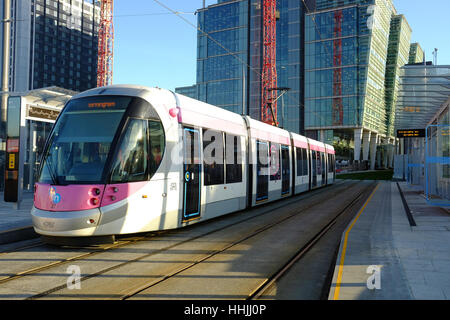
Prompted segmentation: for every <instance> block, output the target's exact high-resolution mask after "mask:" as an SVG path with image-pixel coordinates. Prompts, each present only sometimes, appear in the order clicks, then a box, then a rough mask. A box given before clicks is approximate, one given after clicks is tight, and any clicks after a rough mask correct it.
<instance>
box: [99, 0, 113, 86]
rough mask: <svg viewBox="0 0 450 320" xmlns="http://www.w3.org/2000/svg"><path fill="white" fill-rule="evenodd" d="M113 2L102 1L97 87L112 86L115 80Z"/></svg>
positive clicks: (111, 0) (108, 0)
mask: <svg viewBox="0 0 450 320" xmlns="http://www.w3.org/2000/svg"><path fill="white" fill-rule="evenodd" d="M113 48H114V27H113V0H100V25H99V29H98V60H97V61H98V63H97V87H102V86H107V85H110V84H112V79H113Z"/></svg>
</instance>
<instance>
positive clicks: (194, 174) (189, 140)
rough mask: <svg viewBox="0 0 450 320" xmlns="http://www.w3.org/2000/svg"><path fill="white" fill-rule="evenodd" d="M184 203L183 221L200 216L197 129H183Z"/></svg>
mask: <svg viewBox="0 0 450 320" xmlns="http://www.w3.org/2000/svg"><path fill="white" fill-rule="evenodd" d="M183 140H184V201H183V221H186V220H190V219H193V218H197V217H199V216H200V192H201V188H200V181H201V172H202V170H201V161H200V159H201V158H200V133H199V131H198V130H197V129H192V128H184V133H183Z"/></svg>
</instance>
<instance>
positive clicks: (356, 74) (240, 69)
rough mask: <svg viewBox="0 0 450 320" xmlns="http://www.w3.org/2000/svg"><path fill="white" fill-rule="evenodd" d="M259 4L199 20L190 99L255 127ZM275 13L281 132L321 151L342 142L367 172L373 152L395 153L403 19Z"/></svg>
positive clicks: (314, 11) (354, 11) (339, 7)
mask: <svg viewBox="0 0 450 320" xmlns="http://www.w3.org/2000/svg"><path fill="white" fill-rule="evenodd" d="M262 4H263V1H262V0H228V1H218V3H217V4H214V5H210V6H208V7H206V8H202V9H199V10H198V26H199V29H200V31H199V32H198V51H197V83H196V85H197V88H198V91H197V98H198V99H199V100H202V101H205V102H208V103H211V104H214V105H217V106H220V107H223V108H226V109H228V110H231V111H234V112H237V113H242V114H248V115H250V116H251V117H252V118H255V119H260V109H261V73H262V61H263V59H262V52H263V50H262V49H263V47H262V39H263V20H262ZM277 11H278V16H279V18H278V19H277V25H276V32H277V50H276V63H277V81H278V83H277V86H278V87H287V88H290V90H289V91H288V93H287V94H285V95H284V96H283V97H282V98H281V99H279V100H278V102H277V109H278V122H279V124H280V126H282V127H284V128H286V129H288V130H291V131H294V132H299V133H301V134H306V135H308V136H310V137H312V138H316V139H320V140H322V141H324V142H327V143H330V144H333V142H336V141H337V140H339V139H341V138H343V139H345V140H346V141H348V142H349V144H350V146H351V148H353V149H354V150H355V151H354V155H353V157H354V160H357V161H358V162H359V161H360V160H367V161H368V160H369V154H370V155H371V156H370V161H371V162H370V165H371V166H372V167H374V166H375V157H376V154H377V153H378V152H379V149H380V148H379V147H378V146H379V145H392V144H393V143H395V137H394V134H393V121H394V118H395V103H396V95H397V92H398V79H399V76H398V70H399V68H400V67H401V66H403V65H404V64H406V63H407V62H408V59H409V54H410V43H409V41H410V37H411V29H410V28H409V25H408V23H407V22H406V19H405V17H403V16H402V15H398V14H397V12H396V10H395V8H394V5H393V0H308V1H294V0H278V1H277ZM217 42H218V43H220V45H218V43H217ZM224 47H225V48H226V49H224ZM417 51H419V50H417ZM418 55H419V56H420V52H419V53H418ZM419 58H420V57H418V58H416V59H419ZM369 150H370V152H369Z"/></svg>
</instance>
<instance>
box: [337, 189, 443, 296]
mask: <svg viewBox="0 0 450 320" xmlns="http://www.w3.org/2000/svg"><path fill="white" fill-rule="evenodd" d="M399 186H400V188H401V190H402V192H403V194H404V197H405V200H406V202H407V204H408V206H409V208H410V211H411V212H412V218H413V220H414V221H415V223H416V226H411V225H410V222H409V220H408V218H407V214H406V211H405V208H404V205H403V202H402V199H401V195H400V191H399V189H398V188H397V184H396V183H395V182H390V181H384V182H379V185H378V187H377V188H376V189H375V190H374V192H373V193H372V195H371V197H370V198H369V199H368V200H367V202H366V203H365V205H364V206H363V207H362V208H361V210H360V211H359V213H358V214H357V216H355V218H354V219H353V221H352V222H351V223H350V224H349V226H348V227H347V229H346V230H345V231H344V233H343V235H342V239H341V245H340V249H339V254H338V257H337V260H336V266H335V270H334V274H333V280H332V285H331V290H330V293H329V297H328V298H329V299H331V300H376V299H379V300H398V299H402V300H411V299H421V300H448V299H450V272H449V271H450V246H449V243H450V214H449V212H448V210H445V209H443V208H439V207H433V206H430V205H429V204H427V202H426V201H425V198H424V197H423V195H421V194H420V192H418V191H416V190H415V189H413V188H411V187H409V186H408V185H407V184H406V183H404V182H400V183H399Z"/></svg>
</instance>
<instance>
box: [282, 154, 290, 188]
mask: <svg viewBox="0 0 450 320" xmlns="http://www.w3.org/2000/svg"><path fill="white" fill-rule="evenodd" d="M281 170H282V171H281V194H282V195H284V194H288V193H289V181H290V176H291V168H290V162H289V147H287V146H281Z"/></svg>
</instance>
